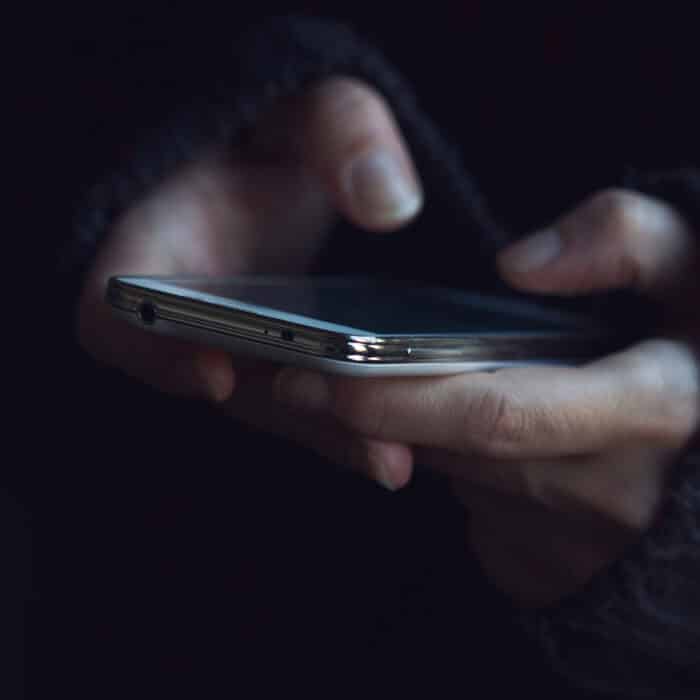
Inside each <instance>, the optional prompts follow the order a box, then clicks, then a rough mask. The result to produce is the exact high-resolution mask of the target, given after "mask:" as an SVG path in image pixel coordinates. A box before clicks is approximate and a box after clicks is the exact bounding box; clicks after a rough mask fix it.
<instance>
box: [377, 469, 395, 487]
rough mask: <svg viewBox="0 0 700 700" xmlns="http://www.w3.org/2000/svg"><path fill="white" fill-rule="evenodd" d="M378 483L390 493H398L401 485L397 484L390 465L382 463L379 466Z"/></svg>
mask: <svg viewBox="0 0 700 700" xmlns="http://www.w3.org/2000/svg"><path fill="white" fill-rule="evenodd" d="M377 481H378V482H379V483H380V484H381V485H382V486H383V487H384V488H385V489H388V490H389V491H397V490H398V488H399V484H397V483H396V479H395V478H394V474H393V471H392V469H391V468H390V467H389V465H387V464H384V463H380V464H379V465H378V466H377Z"/></svg>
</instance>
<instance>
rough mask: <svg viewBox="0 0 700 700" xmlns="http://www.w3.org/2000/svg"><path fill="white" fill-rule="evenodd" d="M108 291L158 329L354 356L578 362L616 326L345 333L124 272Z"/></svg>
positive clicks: (595, 352) (604, 344) (360, 359)
mask: <svg viewBox="0 0 700 700" xmlns="http://www.w3.org/2000/svg"><path fill="white" fill-rule="evenodd" d="M106 297H107V301H108V302H109V303H110V304H111V305H112V306H113V307H114V309H115V310H116V311H118V312H120V315H126V316H127V317H128V318H129V320H131V321H132V322H136V323H139V324H140V325H142V326H143V327H144V328H147V329H150V330H154V331H157V326H158V323H159V321H164V322H167V325H170V324H172V323H174V324H178V325H180V326H183V327H188V328H190V329H195V330H197V331H204V332H206V333H208V334H213V335H214V337H216V336H220V337H221V339H222V340H223V339H235V340H242V341H249V342H253V343H257V344H263V345H267V346H270V347H273V348H280V349H284V350H287V351H293V352H295V353H300V354H304V355H310V356H315V357H322V358H328V359H332V360H336V361H341V362H346V363H354V364H365V363H367V364H376V365H382V364H385V363H386V364H392V365H394V364H396V363H399V364H402V365H405V364H418V363H436V362H437V363H442V362H444V363H455V362H475V363H484V362H486V363H489V364H499V363H502V364H508V363H512V362H517V363H522V362H524V361H527V360H533V361H537V362H546V361H548V360H551V361H553V362H556V363H562V362H566V363H572V364H573V363H576V362H579V361H584V360H586V359H589V358H592V357H596V356H600V355H602V354H604V353H605V352H609V351H610V350H611V349H612V348H613V347H614V343H613V340H612V338H611V337H610V335H609V334H606V333H602V332H597V333H596V332H591V331H590V330H586V331H585V332H584V331H582V332H569V331H565V332H558V331H557V332H549V331H546V332H527V333H518V334H508V333H500V332H499V333H481V334H468V335H464V336H460V337H453V336H451V337H444V336H440V335H420V336H409V335H401V336H392V335H382V336H378V335H369V336H368V335H354V334H346V333H339V332H334V331H328V330H323V329H318V328H313V327H311V326H306V325H302V324H297V323H291V322H287V321H282V320H279V319H275V318H271V317H269V316H265V315H263V314H256V313H253V312H251V311H243V310H240V309H233V308H230V307H227V306H218V305H216V304H212V303H209V302H204V301H198V300H195V299H189V298H184V297H182V296H179V295H176V294H172V293H169V292H164V291H159V290H152V289H146V288H143V287H141V286H138V285H136V284H132V283H129V281H128V280H127V279H126V278H117V277H113V278H111V279H110V281H109V285H108V288H107V295H106ZM151 327H152V328H151Z"/></svg>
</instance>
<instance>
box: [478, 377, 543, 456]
mask: <svg viewBox="0 0 700 700" xmlns="http://www.w3.org/2000/svg"><path fill="white" fill-rule="evenodd" d="M464 424H465V427H466V432H467V435H466V436H465V438H466V440H467V442H468V443H470V445H471V446H473V447H476V449H477V450H478V451H479V452H481V453H483V454H485V455H486V456H489V457H496V458H498V457H509V456H514V455H517V453H518V450H519V448H520V446H522V445H523V443H524V442H525V440H526V437H527V434H528V424H529V420H528V415H527V412H526V411H525V410H524V408H523V407H522V406H520V405H519V404H518V402H517V400H515V399H514V398H513V397H512V396H511V395H509V394H507V393H505V392H503V391H502V390H500V389H496V388H489V389H487V390H485V391H484V392H483V393H482V394H481V396H480V397H479V398H478V399H477V400H475V401H473V402H471V403H470V404H469V405H468V407H467V409H466V415H465V417H464Z"/></svg>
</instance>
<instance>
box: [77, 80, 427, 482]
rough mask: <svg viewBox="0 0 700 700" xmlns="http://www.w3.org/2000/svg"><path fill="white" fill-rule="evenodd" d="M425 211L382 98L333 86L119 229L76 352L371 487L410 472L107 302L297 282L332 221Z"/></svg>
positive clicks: (89, 296) (184, 178)
mask: <svg viewBox="0 0 700 700" xmlns="http://www.w3.org/2000/svg"><path fill="white" fill-rule="evenodd" d="M421 202H422V195H421V190H420V185H419V183H418V179H417V176H416V173H415V169H414V166H413V164H412V161H411V158H410V156H409V154H408V152H407V149H406V146H405V144H404V142H403V140H402V138H401V135H400V134H399V131H398V127H397V125H396V123H395V121H394V119H393V117H392V115H391V113H390V111H389V109H388V106H387V105H386V104H385V102H384V101H383V99H382V98H381V97H380V96H378V95H377V94H376V93H375V92H374V91H373V90H371V89H370V88H369V87H367V86H366V85H364V84H362V83H359V82H357V81H355V80H351V79H345V78H336V79H330V80H327V81H325V82H323V83H321V84H319V85H318V86H316V87H314V88H312V89H310V90H309V91H308V92H307V93H306V94H305V95H303V96H302V97H301V98H298V99H294V100H290V101H288V102H287V103H284V104H280V105H278V106H277V108H275V109H273V110H272V111H271V113H270V114H269V115H268V116H267V117H266V118H265V119H264V120H263V121H262V122H261V123H260V124H259V125H258V127H257V129H256V131H255V133H254V134H252V136H251V138H250V139H249V141H248V142H247V143H246V144H245V145H244V146H240V147H238V148H237V149H235V150H234V151H233V152H231V153H221V152H208V153H202V154H201V158H199V159H198V160H197V161H196V162H194V163H192V164H191V165H190V166H188V167H187V168H185V169H183V170H182V171H181V172H178V173H177V174H176V175H175V176H173V177H172V178H171V179H170V180H168V181H167V182H164V183H163V184H162V185H161V186H160V187H158V188H157V189H156V190H155V191H154V192H153V193H152V194H151V195H150V196H149V197H148V198H147V199H145V200H144V201H142V202H140V203H139V204H137V205H136V206H134V207H133V208H132V209H131V210H129V211H128V212H126V214H125V215H124V216H123V217H122V218H121V220H119V221H118V222H116V224H115V226H114V228H113V230H112V231H111V232H110V235H109V237H108V239H107V240H106V241H105V242H104V244H103V245H102V247H101V249H100V251H99V254H98V256H97V258H96V260H95V262H94V264H93V266H92V268H91V270H90V272H89V274H88V276H87V279H86V283H85V287H84V290H83V293H82V296H81V299H80V304H79V308H78V334H79V338H80V341H81V343H82V345H83V346H84V347H85V348H86V349H87V350H88V351H89V352H90V353H91V354H92V355H93V357H94V358H95V359H97V360H98V361H99V362H101V363H104V364H107V365H109V366H113V367H117V368H119V369H121V370H123V371H124V372H126V373H128V374H129V375H131V376H133V377H136V378H138V379H140V380H142V381H144V382H147V383H148V384H151V385H152V386H155V387H157V388H158V389H160V390H162V391H165V392H169V393H172V394H175V395H179V396H187V397H196V398H205V399H210V400H214V401H218V402H221V403H222V404H224V408H225V410H227V411H228V412H229V413H230V414H231V415H236V416H238V417H239V418H241V419H243V420H246V421H248V422H249V423H252V424H254V425H257V426H258V427H260V428H263V429H265V430H269V431H271V432H275V433H278V434H283V435H287V436H290V437H294V438H296V439H299V440H302V441H305V442H306V444H308V445H309V446H310V447H312V448H315V449H317V450H318V451H319V452H322V453H323V454H325V455H326V456H327V457H330V458H332V459H336V460H340V461H343V462H348V461H349V462H350V463H355V464H357V465H358V466H360V467H361V468H363V469H365V470H370V471H373V473H374V474H375V476H376V473H377V470H381V468H382V465H383V464H384V463H385V462H388V463H392V464H393V463H396V464H398V465H399V466H400V465H401V463H402V461H403V462H405V460H406V459H407V454H408V452H407V450H406V448H404V447H402V446H401V445H396V446H394V445H390V444H384V443H382V442H381V441H373V440H367V439H364V438H362V437H360V436H357V435H350V434H349V433H347V431H342V430H340V429H339V428H336V430H335V433H334V434H333V435H330V436H329V434H328V431H324V430H323V428H324V427H325V422H324V421H323V420H321V419H319V425H318V426H317V425H307V424H300V421H299V420H298V418H297V417H296V416H295V415H294V412H293V411H289V410H286V411H285V410H282V409H281V408H280V407H279V405H278V404H276V403H275V402H274V401H273V398H272V390H271V387H272V383H271V381H270V377H271V376H272V369H271V368H270V367H269V366H267V367H266V366H260V365H252V366H251V365H250V364H246V363H244V362H243V361H242V360H240V359H236V358H234V359H233V361H232V359H231V357H230V356H229V355H228V354H227V353H225V352H223V351H217V350H212V349H209V348H205V347H200V346H197V345H194V344H191V343H186V342H183V341H179V340H175V339H171V338H166V337H159V336H155V335H152V334H149V333H146V332H143V331H142V330H140V329H138V328H135V327H132V326H129V325H128V324H126V323H124V322H123V321H121V320H120V319H117V318H115V317H114V316H113V315H112V314H111V312H110V310H109V308H108V306H107V305H106V304H105V302H104V294H105V289H106V285H107V281H108V279H109V277H110V276H112V275H118V274H139V275H235V274H247V273H297V274H300V273H303V272H304V271H305V270H307V269H308V268H309V266H310V265H311V264H312V263H313V261H314V258H315V256H316V255H317V253H318V252H319V249H320V248H321V246H322V244H323V242H324V240H325V239H326V237H327V236H328V232H329V230H330V226H331V223H332V222H333V220H334V218H335V217H336V216H337V214H340V215H343V216H346V217H347V218H349V219H350V220H352V221H353V222H354V223H355V224H357V225H359V226H361V227H364V228H366V229H368V230H372V231H391V230H394V229H396V228H399V227H400V226H402V225H403V224H405V223H406V222H407V221H409V220H410V219H411V218H412V217H414V216H415V215H416V214H417V213H418V211H419V209H420V207H421ZM235 384H238V387H237V390H236V391H235V392H234V385H235Z"/></svg>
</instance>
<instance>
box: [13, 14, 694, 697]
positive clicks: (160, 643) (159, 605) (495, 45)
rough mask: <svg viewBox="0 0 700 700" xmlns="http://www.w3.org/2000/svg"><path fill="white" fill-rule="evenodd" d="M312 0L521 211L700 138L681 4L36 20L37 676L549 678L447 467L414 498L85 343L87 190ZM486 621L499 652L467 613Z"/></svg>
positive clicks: (28, 473)
mask: <svg viewBox="0 0 700 700" xmlns="http://www.w3.org/2000/svg"><path fill="white" fill-rule="evenodd" d="M523 5H524V4H523ZM298 9H302V10H306V11H308V12H311V13H314V12H317V11H319V9H320V11H321V12H320V14H322V15H323V16H337V17H340V18H343V19H350V20H352V22H353V23H354V24H355V26H356V27H357V28H358V30H359V31H360V32H361V33H362V34H364V35H365V36H368V37H369V38H370V39H372V40H373V42H374V43H375V45H377V46H379V47H381V48H382V49H383V50H384V52H385V54H386V56H387V57H389V59H390V60H391V61H392V62H393V63H394V64H395V65H397V66H398V67H399V69H400V70H401V71H402V72H403V73H404V75H405V76H406V77H407V78H408V80H409V81H410V82H411V84H413V85H414V87H415V88H416V91H417V93H418V96H419V100H420V104H421V105H422V106H423V108H424V109H425V111H426V112H427V113H429V114H430V115H431V116H432V117H433V118H434V119H435V121H436V122H437V123H438V125H439V126H440V127H441V128H442V130H443V131H444V133H445V134H447V135H448V137H449V138H450V139H451V140H452V141H453V142H454V143H455V144H456V145H457V146H458V147H459V148H460V150H461V153H462V155H463V158H464V161H465V163H466V164H467V167H468V168H469V170H470V171H471V172H472V173H473V174H474V175H475V177H476V178H477V180H478V182H479V183H480V184H481V186H482V188H483V190H484V192H485V193H486V195H487V196H488V198H489V201H490V202H491V204H492V206H493V208H494V210H495V211H497V212H498V214H499V216H500V217H501V219H502V220H503V221H505V222H506V223H507V224H508V225H509V226H511V227H512V228H513V229H514V230H516V231H517V232H523V233H525V232H527V231H529V230H530V229H531V228H533V227H535V226H538V225H541V224H543V223H545V222H547V221H548V220H550V219H551V218H552V217H554V216H556V215H557V214H558V213H560V212H562V211H563V210H565V209H566V208H567V207H569V206H571V205H572V204H574V203H575V202H577V201H578V200H579V199H581V198H582V197H583V196H585V195H586V194H588V193H589V192H591V191H593V190H595V189H597V188H599V187H602V186H605V185H608V184H612V183H615V182H618V181H619V179H620V176H621V174H622V172H623V171H624V169H625V167H626V166H628V165H633V166H636V167H639V168H642V169H648V170H656V169H659V168H664V167H668V166H675V165H679V164H685V163H694V162H696V160H697V153H696V151H697V142H696V139H695V133H696V128H695V124H696V123H697V116H698V115H697V110H696V106H695V103H694V97H693V93H694V91H695V81H694V75H693V73H694V71H695V67H696V51H695V49H694V38H695V37H694V36H693V35H692V26H693V25H692V23H691V22H690V17H685V16H682V15H681V14H680V13H676V14H672V12H673V11H672V10H668V9H667V8H664V9H663V11H662V10H660V9H659V7H658V6H657V8H656V9H655V10H652V9H648V8H642V7H640V4H631V3H630V4H627V3H615V4H612V3H592V2H573V3H566V4H564V3H560V4H558V5H557V8H556V9H553V8H552V7H546V6H544V5H536V6H532V5H529V6H527V7H519V8H515V7H514V6H513V5H510V4H508V3H473V2H461V3H460V2H453V3H433V4H431V5H430V6H429V7H426V6H422V7H420V8H417V9H410V8H406V7H404V6H401V7H400V9H399V6H394V7H392V8H391V10H390V11H388V10H386V11H384V13H383V14H378V12H377V9H376V8H369V9H362V8H357V7H354V4H352V3H306V4H304V5H302V6H300V5H296V6H293V5H290V4H282V3H277V4H276V5H275V6H274V7H270V8H269V9H268V7H264V8H263V7H261V6H260V7H257V8H256V9H255V10H253V9H250V8H247V9H241V8H239V7H237V6H236V4H234V3H231V4H229V5H227V6H226V7H225V8H224V6H214V5H205V4H195V3H190V4H186V3H164V2H160V3H150V4H149V5H148V8H147V9H143V8H141V9H138V10H134V9H131V8H129V7H128V6H127V5H123V4H117V3H113V4H110V5H108V6H100V7H98V8H95V7H93V8H92V9H89V10H86V9H85V8H77V7H76V8H73V7H70V6H68V7H66V6H62V7H61V9H60V10H47V9H46V8H37V10H36V14H32V10H30V11H29V16H26V15H25V16H23V17H21V18H19V21H18V22H17V23H16V25H15V23H10V24H9V26H10V27H11V28H13V29H15V32H14V36H13V37H12V38H11V39H10V40H9V41H8V43H7V45H6V48H7V49H9V51H8V58H7V60H6V68H7V69H8V73H9V76H8V80H7V82H6V90H7V92H8V97H9V99H8V100H7V102H8V104H9V105H10V107H11V109H10V123H9V125H8V128H7V129H6V155H7V159H6V161H5V164H6V165H5V167H6V170H7V174H8V175H9V176H10V177H9V178H8V179H9V180H10V184H9V185H8V190H7V195H8V196H7V200H8V202H9V210H8V212H7V219H6V224H5V227H4V228H5V240H6V241H7V243H8V244H9V245H7V246H6V255H7V260H6V267H7V268H8V270H9V273H10V274H9V280H10V289H11V291H12V294H11V296H10V297H9V298H10V299H11V300H12V303H11V304H10V308H6V309H5V311H6V317H7V319H8V322H11V323H12V324H16V325H14V326H13V328H17V329H19V332H18V333H8V334H7V335H6V338H7V339H8V340H7V342H6V351H7V354H8V362H7V372H8V379H7V385H8V387H12V389H17V390H18V391H17V398H16V399H15V394H14V391H13V392H12V393H11V394H10V395H9V397H10V398H11V401H10V402H9V404H8V408H7V412H8V414H9V420H8V421H7V423H6V426H7V427H6V434H7V435H8V437H9V438H10V439H9V441H8V446H7V451H6V459H5V460H4V462H5V464H4V468H3V471H2V475H3V476H2V479H0V528H1V530H0V532H1V534H0V543H2V547H3V556H4V557H5V561H6V562H7V565H6V575H5V576H4V577H3V579H4V581H5V582H6V583H7V586H8V590H9V591H10V593H9V595H7V596H4V599H5V601H6V602H8V604H7V605H3V608H2V609H3V611H5V609H7V612H6V613H5V612H3V619H4V620H6V621H7V623H8V624H3V625H2V627H3V629H4V631H5V632H7V636H8V641H9V645H8V647H9V649H10V653H9V654H7V655H5V656H4V657H3V662H0V663H4V662H6V666H7V670H6V672H5V673H4V674H3V677H4V678H6V679H7V680H8V681H9V682H10V683H14V682H15V681H16V682H17V683H20V682H21V679H22V676H23V675H25V676H26V679H27V694H28V696H31V697H34V696H41V695H42V693H44V692H45V691H46V688H52V689H53V690H54V693H55V691H57V690H59V689H60V690H61V691H63V690H64V689H65V690H68V689H70V692H71V695H72V696H73V697H83V696H85V697H88V696H89V697H100V698H105V697H112V695H114V696H115V697H117V696H119V697H124V696H131V697H141V696H142V695H145V694H147V693H148V694H151V695H153V694H155V695H156V696H157V697H160V696H165V695H166V694H171V695H173V694H177V693H181V694H182V695H183V696H200V695H203V694H204V692H207V690H208V691H211V692H212V693H221V694H226V695H227V696H228V695H232V694H234V692H235V690H236V689H237V688H240V687H242V685H243V683H244V682H245V681H246V680H250V679H251V678H253V679H254V680H256V681H257V682H264V681H269V680H274V679H275V678H276V679H277V680H279V678H280V677H282V678H291V676H287V675H286V674H288V673H289V674H293V673H295V672H296V673H300V674H301V675H306V676H307V678H308V677H309V675H315V674H316V673H317V672H319V671H320V670H321V669H326V670H327V671H329V670H335V671H336V682H338V679H342V682H343V684H345V683H349V682H351V680H352V677H356V678H357V679H360V680H361V679H365V680H366V679H368V678H370V677H373V676H375V675H376V676H377V677H382V678H383V679H384V681H387V682H391V681H392V680H395V679H398V678H401V677H404V676H405V677H407V678H412V679H416V682H417V681H418V680H421V681H425V682H426V683H428V682H438V679H442V682H444V683H463V684H464V685H465V686H467V687H473V686H474V685H476V684H478V683H480V682H481V681H483V680H484V679H485V678H488V679H491V680H490V682H491V683H492V684H493V688H495V689H496V690H497V689H498V688H500V687H501V686H502V685H503V684H505V685H507V682H506V679H505V678H504V674H503V672H502V666H503V660H504V659H505V660H506V661H505V663H506V664H507V666H508V669H509V671H510V673H509V674H505V675H509V676H510V677H511V678H512V679H514V681H515V682H516V683H517V684H522V683H525V682H527V681H528V678H530V675H528V674H531V675H532V677H533V678H535V677H537V678H539V676H538V674H539V673H540V671H539V669H538V667H537V661H536V657H535V656H534V654H530V652H529V651H527V650H525V651H521V648H520V647H519V646H518V642H517V638H516V636H515V632H513V626H512V621H511V620H510V618H509V616H508V613H507V612H503V613H502V619H501V618H498V615H497V614H496V613H494V612H493V610H494V609H497V608H498V602H499V601H498V598H497V596H495V595H494V594H492V593H491V592H489V590H488V588H486V587H485V586H483V587H481V588H480V587H479V586H478V585H471V588H466V587H465V581H466V580H467V578H468V577H469V575H470V571H471V569H470V566H471V565H470V564H468V563H455V562H456V559H457V558H458V553H459V552H460V551H461V550H460V547H461V546H462V544H463V543H462V536H463V522H462V518H463V516H462V514H461V513H460V512H459V510H458V509H457V508H456V507H452V506H450V505H449V502H448V501H447V500H446V498H445V496H444V493H443V489H442V485H441V484H439V483H436V482H432V481H430V480H427V481H426V482H425V484H424V485H423V486H422V488H421V489H408V491H407V492H406V493H405V494H401V495H399V496H388V495H387V494H384V493H381V492H380V491H379V490H378V489H376V488H375V487H373V486H371V485H368V484H364V483H361V482H359V481H358V480H355V479H353V478H352V477H349V476H342V475H341V476H339V475H337V474H336V473H335V472H329V471H328V470H327V468H325V465H321V464H318V463H316V462H315V461H314V460H311V459H310V458H308V457H307V456H306V455H304V454H303V452H302V451H300V450H296V449H294V448H291V447H290V446H287V445H280V444H278V443H276V442H275V441H264V444H261V442H260V440H258V439H257V438H256V436H252V435H249V434H247V433H246V432H245V431H241V430H237V429H236V430H235V429H233V428H232V427H231V426H230V425H227V424H225V423H224V422H223V421H222V420H221V419H218V418H217V417H215V416H213V415H209V414H208V413H207V412H206V410H205V409H203V408H201V407H198V406H190V405H187V406H185V405H180V404H177V405H173V402H169V401H168V402H166V401H164V400H163V399H161V398H160V397H158V396H156V395H154V394H153V393H152V392H150V391H148V390H146V389H144V388H142V387H139V386H134V385H132V384H130V383H128V382H125V381H124V380H123V379H122V378H121V377H119V376H118V375H116V374H114V373H111V372H107V371H104V370H98V369H96V368H93V367H92V366H91V364H90V363H89V362H88V361H87V360H86V359H85V358H84V357H83V356H82V355H81V354H80V352H79V351H78V349H77V348H76V347H75V345H74V341H73V340H72V333H71V327H70V323H71V307H70V303H71V301H70V298H69V296H67V294H66V293H65V290H64V288H63V284H62V282H63V281H62V280H61V279H60V277H56V276H55V274H54V272H53V271H54V270H55V268H56V264H57V255H58V252H59V251H60V250H61V248H62V246H63V245H64V244H65V242H66V241H67V240H68V239H69V237H70V236H71V233H72V229H71V226H72V224H71V222H72V220H73V213H74V211H75V209H76V207H77V206H78V204H79V202H80V198H81V195H82V193H83V192H84V190H85V188H86V187H87V186H88V185H89V184H91V183H93V182H95V181H97V180H99V179H100V178H101V177H103V176H104V174H105V173H106V172H107V171H109V170H110V169H111V168H112V167H114V166H115V164H117V163H118V162H119V159H120V157H122V156H123V155H124V154H125V153H126V152H128V150H129V148H130V147H131V146H132V144H134V143H138V142H139V141H141V140H142V139H143V137H144V135H145V134H147V133H148V130H149V129H152V128H154V127H156V126H157V124H158V122H159V120H160V119H161V118H162V116H163V115H162V110H163V105H164V104H168V101H169V100H170V99H171V97H172V96H173V95H175V94H177V93H178V90H180V89H181V87H182V80H187V81H193V82H194V83H196V78H197V75H198V71H204V70H207V66H208V65H209V61H210V60H211V57H212V56H214V55H215V54H216V50H217V47H218V46H221V45H222V44H223V43H225V42H230V41H232V40H233V37H234V36H235V35H236V34H237V33H238V32H239V31H240V30H241V29H242V28H243V27H244V26H246V25H247V24H249V23H250V22H252V21H253V20H254V19H255V17H256V15H259V14H264V13H266V12H280V11H287V10H298ZM27 273H31V274H30V275H29V276H28V275H27ZM204 422H206V423H207V429H206V430H203V429H202V427H201V426H202V425H203V424H204ZM164 441H165V446H164ZM173 446H174V447H173ZM425 493H428V494H429V497H428V498H427V501H426V497H425ZM431 499H432V500H431ZM426 502H430V503H432V504H433V505H432V506H430V507H428V506H426V505H425V503H426ZM359 503H361V504H362V506H361V510H359V511H358V504H359ZM435 503H437V504H438V507H435V505H434V504H435ZM32 560H33V561H32ZM472 573H473V572H472ZM465 590H468V594H466V595H465V594H464V591H465ZM397 592H398V593H397ZM460 598H467V599H468V600H467V601H466V602H465V601H462V602H461V603H455V601H458V600H460ZM23 599H26V601H25V602H26V604H25V605H23V606H22V605H20V604H19V601H21V600H23ZM488 601H491V602H492V603H493V604H494V607H492V608H490V607H489V605H488ZM460 605H461V606H462V607H460ZM501 607H502V606H501ZM484 610H488V611H489V612H484ZM22 611H24V614H21V613H22ZM480 616H481V617H480ZM446 620H448V621H447V622H446ZM476 627H478V628H479V629H481V630H482V632H481V633H480V635H481V637H480V639H479V642H478V645H477V646H478V650H477V649H476V647H475V646H474V637H473V635H465V634H464V630H465V629H469V628H476ZM22 630H24V631H25V632H26V645H24V647H25V648H24V652H22V646H23V645H21V644H19V643H18V640H19V639H20V638H21V633H22ZM339 630H340V633H339ZM509 634H513V640H514V641H512V642H511V641H510V640H509V637H508V635H509ZM452 640H455V641H456V643H454V644H453V643H452ZM448 641H449V643H448ZM511 646H512V648H511ZM465 649H468V650H469V651H468V653H467V654H465ZM465 657H466V660H465ZM23 669H25V670H26V673H23ZM465 669H466V671H465ZM533 669H534V670H533ZM321 675H322V674H319V675H318V676H317V678H318V679H319V682H320V678H321ZM475 679H480V680H475ZM542 683H543V685H542V686H541V687H542V688H545V687H546V683H545V682H542ZM552 683H554V682H553V681H552ZM239 684H240V685H239ZM5 697H12V695H9V694H8V695H6V696H5Z"/></svg>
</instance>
